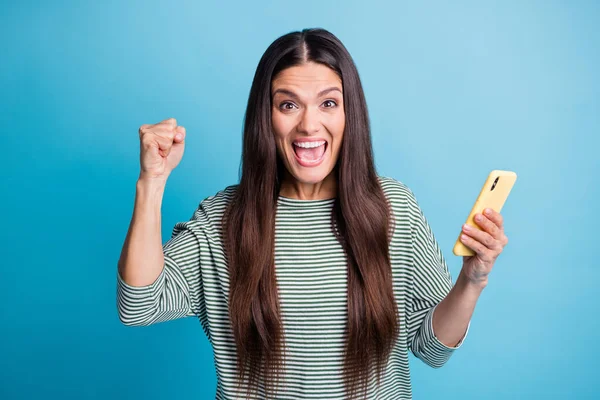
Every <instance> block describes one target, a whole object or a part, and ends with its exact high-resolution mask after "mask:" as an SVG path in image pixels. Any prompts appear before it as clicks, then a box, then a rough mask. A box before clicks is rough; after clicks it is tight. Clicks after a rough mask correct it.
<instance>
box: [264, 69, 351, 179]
mask: <svg viewBox="0 0 600 400" xmlns="http://www.w3.org/2000/svg"><path fill="white" fill-rule="evenodd" d="M271 95H272V104H273V109H272V124H273V131H274V134H275V142H276V143H277V152H278V154H279V157H281V159H282V161H283V163H284V165H285V167H286V168H287V171H288V176H289V179H292V180H293V181H294V183H299V184H309V185H310V184H317V183H321V182H323V181H324V180H325V178H327V177H329V178H331V177H333V168H334V167H335V163H336V161H337V158H338V154H339V151H340V147H341V144H342V137H343V134H344V126H345V115H344V103H343V93H342V81H341V79H340V77H339V76H338V75H337V74H336V73H335V72H334V71H333V70H332V69H331V68H329V67H327V66H325V65H322V64H318V63H313V62H309V63H306V64H302V65H298V66H294V67H290V68H287V69H284V70H283V71H281V72H280V73H279V74H277V76H275V78H274V79H273V81H272V84H271Z"/></svg>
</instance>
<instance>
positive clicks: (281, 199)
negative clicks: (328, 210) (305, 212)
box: [277, 195, 336, 206]
mask: <svg viewBox="0 0 600 400" xmlns="http://www.w3.org/2000/svg"><path fill="white" fill-rule="evenodd" d="M335 199H336V198H335V197H333V198H330V199H316V200H302V199H293V198H291V197H285V196H282V195H278V196H277V202H278V203H282V204H288V205H294V206H301V205H325V204H333V203H334V202H335Z"/></svg>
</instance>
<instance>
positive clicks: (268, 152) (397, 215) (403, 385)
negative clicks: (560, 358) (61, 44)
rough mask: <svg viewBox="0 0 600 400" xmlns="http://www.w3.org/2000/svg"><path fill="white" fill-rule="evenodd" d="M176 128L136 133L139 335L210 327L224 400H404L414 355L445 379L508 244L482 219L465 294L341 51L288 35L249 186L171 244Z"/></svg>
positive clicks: (321, 40) (466, 270)
mask: <svg viewBox="0 0 600 400" xmlns="http://www.w3.org/2000/svg"><path fill="white" fill-rule="evenodd" d="M185 136H186V131H185V129H184V128H183V127H182V126H178V125H177V122H176V121H175V120H174V119H172V118H171V119H168V120H165V121H162V122H160V123H158V124H154V125H142V127H141V128H140V143H141V157H140V158H141V172H140V175H139V179H138V182H137V192H136V200H135V208H134V213H133V218H132V222H131V225H130V229H129V232H128V234H127V238H126V240H125V243H124V246H123V251H122V254H121V258H120V260H119V273H118V274H117V279H118V310H119V316H120V318H121V321H122V322H123V323H124V324H127V325H148V324H152V323H157V322H161V321H166V320H170V319H175V318H180V317H184V316H196V317H198V318H199V319H200V321H201V324H202V327H203V329H204V332H205V333H206V335H207V336H208V339H209V341H210V343H211V344H212V346H213V349H214V356H215V364H216V370H217V378H218V384H217V396H216V397H217V398H218V399H233V398H248V397H251V396H256V397H258V398H277V399H305V398H315V399H317V398H318V399H345V398H360V397H363V398H377V399H409V398H411V385H410V375H409V368H408V350H410V351H412V352H413V353H414V354H415V355H416V356H417V357H419V358H420V359H422V360H423V361H424V362H426V363H427V364H429V365H431V366H433V367H440V366H441V365H443V364H444V363H445V362H446V361H447V360H448V358H449V357H450V355H451V354H452V352H453V351H454V350H455V349H456V348H458V347H459V346H460V344H461V343H462V340H463V339H464V337H465V336H466V334H467V332H468V327H469V321H470V318H471V315H472V313H473V309H474V307H475V303H476V301H477V299H478V297H479V295H480V293H481V291H482V290H483V288H484V287H485V286H486V284H487V276H488V274H489V272H490V271H491V269H492V265H493V263H494V260H495V259H496V257H497V256H498V255H499V254H500V252H501V251H502V249H503V246H504V245H505V244H506V242H507V239H506V236H505V235H504V231H503V228H502V218H501V216H500V215H499V214H497V213H494V212H492V213H491V214H490V215H488V216H484V215H478V218H479V221H480V222H479V225H480V226H481V228H482V229H481V230H475V231H467V230H465V232H464V233H465V235H464V236H463V239H462V240H463V242H464V243H465V244H466V245H467V246H469V247H471V248H472V249H474V250H475V251H476V253H477V254H476V255H475V256H473V257H467V258H465V259H464V263H463V267H462V270H461V273H460V275H459V277H458V278H457V281H456V284H455V285H454V286H453V285H452V280H451V277H450V274H449V272H448V267H447V265H446V262H445V260H444V257H443V255H442V253H441V251H440V248H439V246H438V244H437V242H436V239H435V237H434V235H433V233H432V232H431V229H430V227H429V225H428V223H427V220H426V219H425V217H424V215H423V213H422V212H421V210H420V208H419V206H418V204H417V201H416V199H415V197H414V195H413V193H412V192H411V191H410V190H409V188H407V187H406V186H405V185H404V184H402V183H401V182H399V181H397V180H395V179H392V178H386V177H380V176H378V175H377V173H376V171H375V168H374V162H373V157H372V150H371V138H370V128H369V118H368V113H367V106H366V103H365V98H364V94H363V90H362V86H361V82H360V78H359V75H358V72H357V70H356V67H355V65H354V63H353V61H352V59H351V57H350V55H349V54H348V52H347V50H346V49H345V47H344V46H343V44H342V43H341V42H340V41H339V40H338V39H337V38H336V37H335V36H334V35H332V34H331V33H329V32H327V31H325V30H322V29H308V30H303V31H302V32H293V33H290V34H287V35H284V36H282V37H280V38H278V39H277V40H275V42H273V43H272V44H271V46H270V47H269V48H268V49H267V50H266V52H265V54H264V55H263V57H262V58H261V60H260V62H259V65H258V67H257V70H256V74H255V76H254V81H253V83H252V88H251V90H250V96H249V100H248V107H247V110H246V116H245V122H244V138H243V155H242V174H241V179H240V183H239V184H237V185H232V186H229V187H227V188H225V189H224V190H222V191H219V192H218V193H216V194H215V195H214V196H210V197H207V198H206V199H204V200H203V201H202V202H201V203H200V205H199V207H198V208H197V209H196V210H195V212H194V214H193V216H192V218H191V219H190V221H187V222H180V223H177V224H176V225H175V227H174V229H173V232H172V237H171V239H170V240H169V241H167V242H166V243H165V244H164V246H162V244H161V236H160V229H161V227H160V205H161V200H162V195H163V191H164V187H165V183H166V181H167V178H168V176H169V174H170V173H171V171H172V170H173V169H174V168H175V167H176V166H177V164H178V163H179V161H180V160H181V158H182V155H183V150H184V145H185Z"/></svg>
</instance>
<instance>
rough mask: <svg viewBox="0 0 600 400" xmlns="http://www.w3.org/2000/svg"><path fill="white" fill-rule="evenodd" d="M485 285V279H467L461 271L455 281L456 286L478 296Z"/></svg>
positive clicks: (486, 280) (486, 281) (486, 282)
mask: <svg viewBox="0 0 600 400" xmlns="http://www.w3.org/2000/svg"><path fill="white" fill-rule="evenodd" d="M487 284H488V279H487V277H485V278H483V279H482V278H480V279H476V280H474V279H471V278H469V277H468V276H467V275H466V274H465V273H464V271H463V270H461V271H460V273H459V275H458V278H457V279H456V286H459V287H460V288H462V289H464V290H466V291H469V292H472V293H475V294H480V293H481V292H482V291H483V289H485V287H486V286H487Z"/></svg>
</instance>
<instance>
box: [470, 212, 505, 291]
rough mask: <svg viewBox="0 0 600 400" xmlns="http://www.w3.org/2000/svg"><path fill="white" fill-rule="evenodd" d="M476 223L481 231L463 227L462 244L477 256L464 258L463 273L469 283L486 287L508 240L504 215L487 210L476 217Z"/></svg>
mask: <svg viewBox="0 0 600 400" xmlns="http://www.w3.org/2000/svg"><path fill="white" fill-rule="evenodd" d="M475 223H476V224H477V225H479V226H480V227H481V230H480V229H477V228H473V227H470V226H468V225H463V229H462V233H463V234H462V235H461V238H460V240H461V242H462V243H463V244H464V245H465V246H467V247H469V248H471V249H472V250H473V251H474V252H475V253H476V254H475V255H474V256H465V257H463V267H462V272H463V273H464V274H465V276H466V277H467V278H468V280H469V282H471V283H474V284H478V285H482V286H485V285H487V280H488V275H489V273H490V272H491V271H492V267H493V266H494V262H495V261H496V258H498V256H499V255H500V253H502V250H503V249H504V246H506V244H507V243H508V238H507V237H506V235H505V234H504V226H503V220H502V215H500V214H499V213H497V212H496V211H494V210H491V209H486V210H485V211H484V213H483V214H476V215H475Z"/></svg>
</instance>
